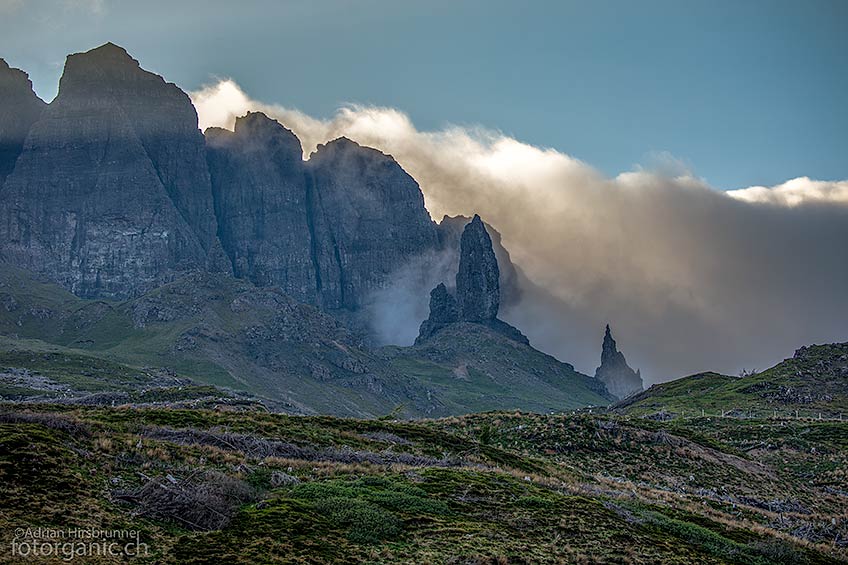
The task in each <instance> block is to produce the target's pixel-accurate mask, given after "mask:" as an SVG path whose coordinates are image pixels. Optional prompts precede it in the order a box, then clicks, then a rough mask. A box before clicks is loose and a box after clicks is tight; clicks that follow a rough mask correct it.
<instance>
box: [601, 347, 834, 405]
mask: <svg viewBox="0 0 848 565" xmlns="http://www.w3.org/2000/svg"><path fill="white" fill-rule="evenodd" d="M612 409H613V410H615V411H617V412H623V413H628V414H634V415H645V414H652V413H657V412H665V413H666V414H667V415H668V416H695V415H700V414H702V411H703V412H705V413H707V414H722V413H730V414H731V415H736V416H758V417H770V416H774V415H779V416H795V415H796V414H797V415H798V416H801V417H808V418H817V417H818V416H819V414H821V415H822V417H824V418H838V417H839V415H840V414H842V415H843V416H844V417H845V418H846V419H848V343H833V344H828V345H811V346H809V347H802V348H801V349H799V350H798V351H796V352H795V355H794V356H793V357H792V358H790V359H786V360H784V361H782V362H781V363H778V364H777V365H775V366H774V367H772V368H771V369H768V370H766V371H763V372H761V373H756V374H753V375H748V376H745V377H729V376H726V375H719V374H717V373H701V374H698V375H692V376H690V377H685V378H682V379H677V380H675V381H671V382H667V383H662V384H658V385H654V386H652V387H651V388H649V389H648V390H646V391H644V392H642V393H640V394H637V395H635V396H633V397H631V398H628V399H626V400H624V401H623V402H619V403H618V404H616V405H614V406H613V407H612Z"/></svg>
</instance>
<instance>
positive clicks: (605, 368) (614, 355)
mask: <svg viewBox="0 0 848 565" xmlns="http://www.w3.org/2000/svg"><path fill="white" fill-rule="evenodd" d="M595 378H596V379H598V380H599V381H601V382H603V383H604V384H605V385H606V387H607V390H609V391H610V393H612V394H613V395H614V396H615V397H616V398H618V399H620V400H621V399H624V398H627V397H628V396H630V395H632V394H636V393H637V392H641V391H642V387H643V384H642V375H641V372H640V371H634V370H633V369H631V368H630V366H629V365H628V364H627V361H626V360H625V359H624V354H623V353H621V352H620V351H619V350H618V348H617V347H616V344H615V340H614V339H613V338H612V332H610V327H609V325H607V329H606V332H605V333H604V345H603V349H602V351H601V366H600V367H598V368H597V370H595Z"/></svg>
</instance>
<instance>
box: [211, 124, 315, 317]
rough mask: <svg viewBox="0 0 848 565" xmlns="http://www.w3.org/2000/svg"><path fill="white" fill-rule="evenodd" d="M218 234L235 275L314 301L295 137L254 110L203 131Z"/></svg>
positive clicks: (303, 173) (312, 267)
mask: <svg viewBox="0 0 848 565" xmlns="http://www.w3.org/2000/svg"><path fill="white" fill-rule="evenodd" d="M206 142H207V161H208V162H209V170H210V173H211V177H212V191H213V194H214V197H215V212H216V216H217V219H218V235H219V237H220V239H221V244H222V245H223V247H224V250H225V251H226V253H227V255H228V256H229V258H230V261H231V262H232V266H233V273H234V274H235V276H236V277H239V278H246V279H248V280H250V281H252V282H254V283H255V284H257V285H260V286H271V285H274V286H278V287H279V288H280V289H282V290H283V292H285V293H287V294H289V295H290V296H292V297H293V298H295V299H297V300H299V301H301V302H307V303H315V301H316V296H317V290H318V287H317V272H316V265H315V262H314V261H313V253H314V250H313V246H312V244H313V240H312V237H311V229H310V223H311V222H310V209H309V207H308V204H309V200H308V198H307V191H306V187H307V183H306V171H305V166H304V162H303V150H302V148H301V146H300V141H299V140H298V139H297V137H296V136H295V135H294V134H293V133H292V132H291V131H289V130H288V129H286V128H285V127H283V126H282V125H280V124H279V123H278V122H276V121H275V120H272V119H270V118H268V117H266V116H265V115H264V114H261V113H249V114H247V115H246V116H244V117H242V118H238V119H237V120H236V125H235V131H234V132H230V131H228V130H225V129H220V128H210V129H208V130H206Z"/></svg>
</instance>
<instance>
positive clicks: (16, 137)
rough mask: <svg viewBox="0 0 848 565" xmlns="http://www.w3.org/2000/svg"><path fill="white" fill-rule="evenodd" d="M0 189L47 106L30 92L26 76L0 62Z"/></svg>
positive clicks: (4, 62) (0, 60)
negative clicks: (0, 102) (30, 131)
mask: <svg viewBox="0 0 848 565" xmlns="http://www.w3.org/2000/svg"><path fill="white" fill-rule="evenodd" d="M0 100H2V101H3V103H2V104H0V187H2V186H3V182H4V181H5V180H6V177H7V176H9V173H11V172H12V169H14V168H15V162H17V160H18V156H19V155H20V154H21V151H22V150H23V147H24V142H25V141H26V137H27V135H28V134H29V130H30V128H31V127H32V124H34V123H35V122H36V121H37V120H38V118H39V117H40V116H41V112H43V111H44V108H45V107H46V106H47V104H45V103H44V102H42V101H41V99H40V98H38V96H36V95H35V92H33V90H32V82H30V80H29V77H28V76H27V74H26V73H25V72H23V71H21V70H19V69H13V68H10V67H9V65H8V64H7V63H6V61H5V60H3V59H0Z"/></svg>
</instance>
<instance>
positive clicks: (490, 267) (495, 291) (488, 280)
mask: <svg viewBox="0 0 848 565" xmlns="http://www.w3.org/2000/svg"><path fill="white" fill-rule="evenodd" d="M459 249H460V251H459V253H460V255H459V270H458V271H457V273H456V297H457V300H456V302H457V306H458V309H459V317H460V319H462V320H463V321H466V322H487V321H489V320H494V319H495V318H497V317H498V308H500V299H501V295H500V270H499V269H498V260H497V258H496V257H495V251H494V250H493V249H492V239H491V238H490V237H489V233H488V232H487V231H486V227H485V226H484V225H483V220H481V219H480V216H477V215H475V216H474V219H472V220H471V223H469V224H468V225H467V226H465V229H464V230H463V232H462V237H461V238H460V246H459Z"/></svg>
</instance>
